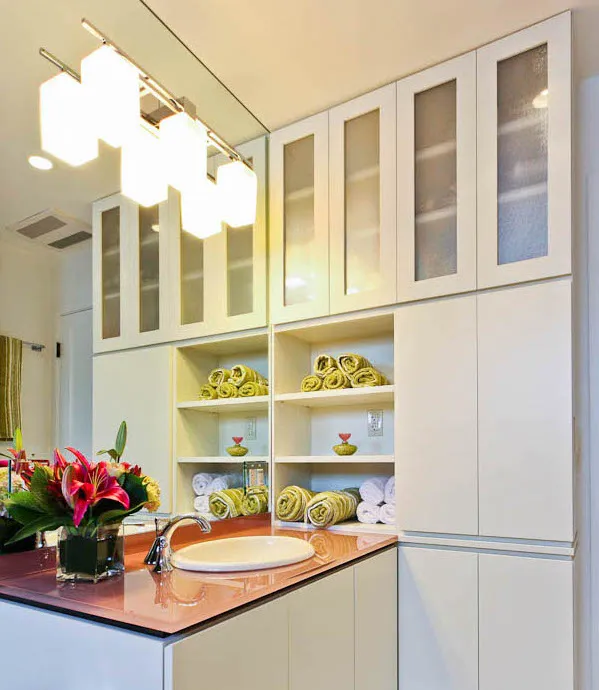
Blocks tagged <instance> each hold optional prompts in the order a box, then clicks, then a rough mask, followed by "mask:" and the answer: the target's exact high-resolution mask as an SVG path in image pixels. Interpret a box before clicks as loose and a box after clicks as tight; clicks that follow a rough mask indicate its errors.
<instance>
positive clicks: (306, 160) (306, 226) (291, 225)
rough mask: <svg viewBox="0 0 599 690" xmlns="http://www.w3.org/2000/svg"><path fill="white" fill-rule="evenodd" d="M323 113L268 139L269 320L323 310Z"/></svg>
mask: <svg viewBox="0 0 599 690" xmlns="http://www.w3.org/2000/svg"><path fill="white" fill-rule="evenodd" d="M328 140H329V116H328V113H322V114H320V115H315V116H314V117H311V118H308V119H306V120H302V122H298V123H296V124H294V125H290V126H289V127H285V128H284V129H280V130H278V131H277V132H273V134H271V137H270V276H271V302H270V310H271V320H272V321H274V322H275V323H281V322H286V321H295V320H297V319H304V318H310V317H314V316H324V315H326V314H328V313H329V232H328V223H329V181H328V162H329V152H328Z"/></svg>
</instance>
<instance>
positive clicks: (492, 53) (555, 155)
mask: <svg viewBox="0 0 599 690" xmlns="http://www.w3.org/2000/svg"><path fill="white" fill-rule="evenodd" d="M544 43H546V44H547V46H548V70H547V72H548V85H549V133H548V145H547V150H548V154H547V155H548V181H547V199H548V213H547V222H548V232H549V237H548V254H547V256H543V257H540V258H534V259H528V260H524V261H518V262H514V263H507V264H501V265H499V264H498V260H497V246H498V232H497V230H498V228H497V201H498V194H497V64H498V63H499V62H500V61H502V60H505V59H507V58H510V57H512V56H514V55H518V54H520V53H523V52H525V51H527V50H530V49H532V48H535V47H537V46H540V45H543V44H544ZM571 69H572V68H571V15H570V12H565V13H563V14H560V15H558V16H556V17H554V18H552V19H548V20H547V21H545V22H542V23H540V24H537V25H535V26H533V27H531V28H529V29H524V30H523V31H520V32H518V33H516V34H513V35H511V36H507V37H506V38H503V39H502V40H500V41H496V42H495V43H491V44H489V45H487V46H485V47H484V48H481V49H480V50H479V51H478V52H477V75H478V84H477V93H478V106H477V109H478V129H477V133H478V287H479V288H487V287H493V286H496V285H507V284H511V283H518V282H523V281H527V280H537V279H539V278H546V277H549V276H558V275H566V274H568V273H570V272H571V270H572V268H571V263H572V262H571V230H572V217H571V204H572V180H571V176H572V171H571V167H572V161H571V147H572V145H571V136H572V124H571V100H572V96H571V91H572V74H571Z"/></svg>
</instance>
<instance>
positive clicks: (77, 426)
mask: <svg viewBox="0 0 599 690" xmlns="http://www.w3.org/2000/svg"><path fill="white" fill-rule="evenodd" d="M92 351H93V323H92V310H91V309H86V310H84V311H78V312H75V313H73V314H65V315H64V316H61V317H60V359H59V360H58V367H59V413H58V446H59V447H60V448H65V447H66V446H72V447H74V448H77V449H78V450H80V451H81V452H82V453H84V454H85V455H87V456H88V457H89V456H90V455H91V454H92V450H93V449H92V371H93V367H92Z"/></svg>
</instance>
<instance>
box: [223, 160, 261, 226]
mask: <svg viewBox="0 0 599 690" xmlns="http://www.w3.org/2000/svg"><path fill="white" fill-rule="evenodd" d="M216 183H217V188H218V196H219V204H220V207H221V215H222V219H223V221H224V222H225V223H227V225H230V226H231V227H232V228H241V227H243V226H245V225H253V224H254V222H255V220H256V199H257V196H258V179H257V177H256V173H255V172H254V171H253V170H250V168H248V167H247V165H245V164H244V163H241V162H240V161H235V162H234V163H228V164H227V165H221V166H220V167H219V168H218V170H217V171H216Z"/></svg>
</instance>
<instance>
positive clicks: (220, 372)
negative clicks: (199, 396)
mask: <svg viewBox="0 0 599 690" xmlns="http://www.w3.org/2000/svg"><path fill="white" fill-rule="evenodd" d="M229 376H231V372H230V371H229V369H213V370H212V371H211V372H210V373H209V374H208V384H209V385H210V386H212V387H213V388H218V386H220V384H221V383H226V382H227V381H228V380H229Z"/></svg>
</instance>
